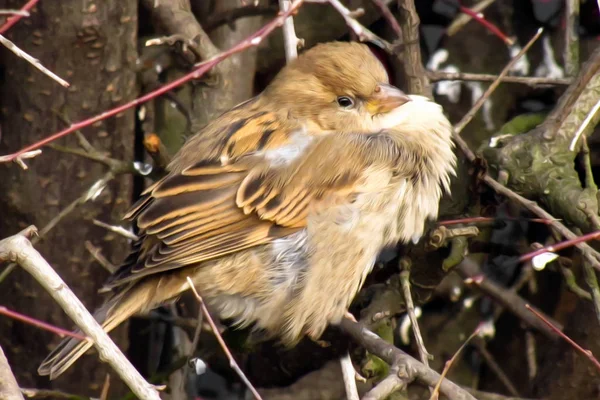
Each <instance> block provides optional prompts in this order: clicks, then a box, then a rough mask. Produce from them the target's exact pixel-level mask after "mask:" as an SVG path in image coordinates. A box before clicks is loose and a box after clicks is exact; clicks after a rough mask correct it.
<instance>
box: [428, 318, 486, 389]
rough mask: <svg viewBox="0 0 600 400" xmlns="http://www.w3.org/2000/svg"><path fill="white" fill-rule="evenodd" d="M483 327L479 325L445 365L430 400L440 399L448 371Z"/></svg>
mask: <svg viewBox="0 0 600 400" xmlns="http://www.w3.org/2000/svg"><path fill="white" fill-rule="evenodd" d="M482 326H483V324H479V326H477V328H476V329H475V330H474V331H473V333H471V335H470V336H469V337H468V338H467V340H465V341H464V343H463V344H462V345H461V346H460V347H459V348H458V350H456V352H455V353H454V355H453V356H452V358H450V360H448V361H446V363H445V364H444V370H443V371H442V373H441V375H440V380H439V381H438V383H437V384H436V385H435V387H434V388H433V392H432V393H431V396H430V397H429V400H434V399H437V398H438V393H439V391H440V385H441V384H442V380H443V379H444V378H445V377H446V375H447V374H448V371H450V367H452V364H454V361H455V360H456V359H457V358H458V356H459V354H460V353H461V352H462V351H463V349H464V348H465V347H466V346H467V345H468V344H469V342H470V341H471V340H473V338H474V337H475V336H477V335H478V334H479V331H480V330H481V328H482Z"/></svg>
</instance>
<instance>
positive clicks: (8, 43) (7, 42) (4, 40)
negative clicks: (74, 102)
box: [0, 35, 71, 88]
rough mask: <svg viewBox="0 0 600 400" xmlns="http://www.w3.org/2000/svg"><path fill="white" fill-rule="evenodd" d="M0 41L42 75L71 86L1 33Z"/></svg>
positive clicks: (62, 84)
mask: <svg viewBox="0 0 600 400" xmlns="http://www.w3.org/2000/svg"><path fill="white" fill-rule="evenodd" d="M0 43H1V44H2V45H4V47H6V48H7V49H9V50H10V51H12V52H13V53H14V54H15V55H16V56H17V57H20V58H22V59H23V60H25V61H27V62H28V63H29V64H31V65H33V66H34V67H35V68H37V69H38V70H40V71H41V72H42V73H43V74H44V75H46V76H48V77H49V78H50V79H52V80H54V81H56V82H58V83H59V84H60V85H61V86H62V87H66V88H68V87H69V86H71V85H70V84H69V82H67V81H65V80H64V79H62V78H61V77H60V76H58V75H56V74H55V73H54V72H52V71H50V70H49V69H48V68H46V67H44V66H43V65H42V63H41V62H40V60H38V59H37V58H35V57H32V56H30V55H29V54H27V53H26V52H24V51H23V50H21V49H20V48H19V47H18V46H17V45H16V44H14V43H13V42H11V41H10V40H8V39H7V38H5V37H4V36H3V35H0Z"/></svg>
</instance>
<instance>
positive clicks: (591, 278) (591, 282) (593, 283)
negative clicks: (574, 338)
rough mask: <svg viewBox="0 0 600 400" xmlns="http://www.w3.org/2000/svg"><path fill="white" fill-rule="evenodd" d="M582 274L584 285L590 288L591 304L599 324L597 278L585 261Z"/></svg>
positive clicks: (599, 301)
mask: <svg viewBox="0 0 600 400" xmlns="http://www.w3.org/2000/svg"><path fill="white" fill-rule="evenodd" d="M583 273H584V277H585V283H586V284H587V285H588V287H589V288H590V292H591V294H592V304H593V305H594V311H596V318H597V319H598V322H600V287H599V286H598V277H597V276H596V271H595V270H594V268H593V267H592V266H591V265H590V263H589V262H588V261H587V260H584V261H583Z"/></svg>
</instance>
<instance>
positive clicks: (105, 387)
mask: <svg viewBox="0 0 600 400" xmlns="http://www.w3.org/2000/svg"><path fill="white" fill-rule="evenodd" d="M109 389H110V374H106V378H104V384H103V385H102V391H101V392H100V400H108V390H109Z"/></svg>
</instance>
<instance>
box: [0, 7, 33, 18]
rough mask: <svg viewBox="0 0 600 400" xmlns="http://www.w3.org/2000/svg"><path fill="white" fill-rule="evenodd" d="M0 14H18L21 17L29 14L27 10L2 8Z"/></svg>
mask: <svg viewBox="0 0 600 400" xmlns="http://www.w3.org/2000/svg"><path fill="white" fill-rule="evenodd" d="M0 15H20V16H21V17H29V15H30V14H29V11H23V10H7V9H2V10H0Z"/></svg>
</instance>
